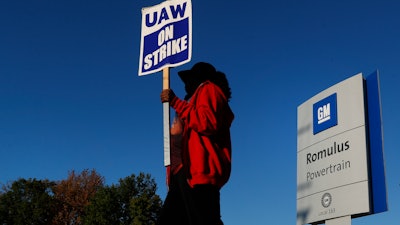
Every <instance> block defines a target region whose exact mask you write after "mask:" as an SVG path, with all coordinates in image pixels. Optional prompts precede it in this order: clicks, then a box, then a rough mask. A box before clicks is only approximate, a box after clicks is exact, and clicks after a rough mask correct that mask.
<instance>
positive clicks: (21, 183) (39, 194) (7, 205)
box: [0, 179, 57, 225]
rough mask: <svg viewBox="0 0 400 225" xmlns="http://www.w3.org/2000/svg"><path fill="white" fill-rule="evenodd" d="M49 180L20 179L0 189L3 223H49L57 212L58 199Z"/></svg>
mask: <svg viewBox="0 0 400 225" xmlns="http://www.w3.org/2000/svg"><path fill="white" fill-rule="evenodd" d="M54 186H55V183H54V182H50V181H48V180H36V179H28V180H26V179H19V180H17V181H14V182H13V183H12V185H8V186H3V188H2V191H0V224H1V225H27V224H35V225H42V224H43V225H48V224H51V221H52V220H53V218H54V216H55V214H56V209H57V207H56V201H55V200H54V197H53V193H52V188H53V187H54Z"/></svg>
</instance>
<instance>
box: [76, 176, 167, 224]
mask: <svg viewBox="0 0 400 225" xmlns="http://www.w3.org/2000/svg"><path fill="white" fill-rule="evenodd" d="M156 190H157V185H156V183H155V181H154V179H152V178H151V176H150V175H149V174H147V175H145V174H143V173H140V174H139V176H135V175H131V176H128V177H126V178H124V179H120V180H119V184H118V185H112V186H109V187H104V188H102V189H101V190H99V191H98V192H97V194H96V195H95V196H94V198H93V199H91V201H90V204H89V205H88V207H87V208H86V211H85V212H86V215H85V217H84V219H83V221H84V223H83V224H85V225H89V224H97V225H107V224H120V225H154V224H155V221H156V219H157V217H158V214H159V212H160V210H161V206H162V201H161V199H160V197H159V196H158V195H157V194H156Z"/></svg>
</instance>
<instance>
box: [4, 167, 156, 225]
mask: <svg viewBox="0 0 400 225" xmlns="http://www.w3.org/2000/svg"><path fill="white" fill-rule="evenodd" d="M156 190H157V184H156V183H155V181H154V179H153V178H151V176H150V175H149V174H144V173H140V174H139V175H134V174H133V175H131V176H128V177H125V178H123V179H120V180H119V182H118V184H113V185H105V184H104V177H102V176H100V175H99V174H98V173H97V172H96V171H95V170H91V171H89V170H87V169H86V170H84V171H82V172H81V173H78V174H77V173H75V171H71V172H69V174H68V177H67V179H65V180H61V181H49V180H47V179H45V180H38V179H32V178H30V179H23V178H20V179H18V180H16V181H14V182H10V183H9V184H6V185H3V186H2V187H1V189H0V225H27V224H32V225H41V224H43V225H89V224H90V225H93V224H96V225H110V224H115V225H154V224H155V220H156V218H157V216H158V214H159V212H160V209H161V206H162V201H161V199H160V197H159V196H158V195H157V194H156Z"/></svg>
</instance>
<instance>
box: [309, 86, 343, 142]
mask: <svg viewBox="0 0 400 225" xmlns="http://www.w3.org/2000/svg"><path fill="white" fill-rule="evenodd" d="M337 121H338V120H337V97H336V93H335V94H333V95H330V96H328V97H326V98H324V99H322V100H321V101H319V102H317V103H315V104H314V105H313V124H314V134H317V133H319V132H321V131H324V130H326V129H328V128H331V127H333V126H336V125H337Z"/></svg>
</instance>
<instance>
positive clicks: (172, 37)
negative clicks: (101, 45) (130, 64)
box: [139, 0, 192, 76]
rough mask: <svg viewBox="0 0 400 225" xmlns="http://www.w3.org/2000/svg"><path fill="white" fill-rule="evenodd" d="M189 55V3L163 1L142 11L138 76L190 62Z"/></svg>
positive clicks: (190, 4) (182, 0)
mask: <svg viewBox="0 0 400 225" xmlns="http://www.w3.org/2000/svg"><path fill="white" fill-rule="evenodd" d="M191 54H192V3H191V1H190V0H173V1H165V2H163V3H161V4H159V5H156V6H153V7H148V8H143V9H142V32H141V43H140V59H139V76H141V75H146V74H150V73H155V72H158V71H161V70H162V69H163V68H164V67H171V66H179V65H182V64H184V63H186V62H189V61H190V59H191Z"/></svg>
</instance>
